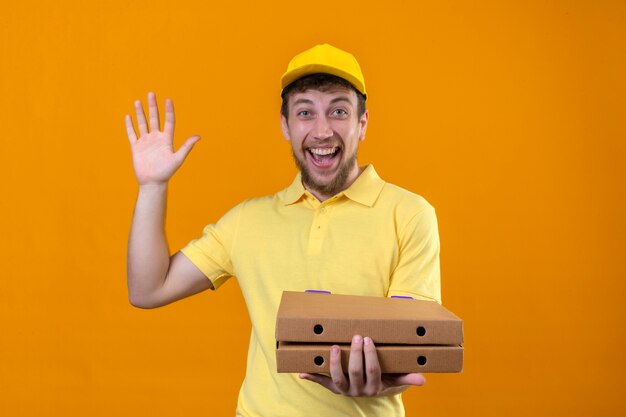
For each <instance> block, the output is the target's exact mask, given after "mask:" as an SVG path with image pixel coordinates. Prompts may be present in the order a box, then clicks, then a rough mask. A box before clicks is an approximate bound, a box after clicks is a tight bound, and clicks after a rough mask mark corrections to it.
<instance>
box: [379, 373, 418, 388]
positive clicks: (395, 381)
mask: <svg viewBox="0 0 626 417" xmlns="http://www.w3.org/2000/svg"><path fill="white" fill-rule="evenodd" d="M385 380H386V381H387V383H388V384H389V385H390V386H394V387H397V386H400V385H417V386H422V385H424V384H426V377H424V375H422V374H399V375H391V374H385Z"/></svg>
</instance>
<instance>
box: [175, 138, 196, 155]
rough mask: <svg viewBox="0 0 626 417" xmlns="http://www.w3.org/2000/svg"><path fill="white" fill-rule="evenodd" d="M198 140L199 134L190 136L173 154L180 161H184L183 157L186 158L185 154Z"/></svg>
mask: <svg viewBox="0 0 626 417" xmlns="http://www.w3.org/2000/svg"><path fill="white" fill-rule="evenodd" d="M199 140H200V136H198V135H195V136H191V137H190V138H189V139H187V140H186V141H185V143H183V144H182V145H181V146H180V148H178V150H177V151H176V152H175V155H176V156H177V157H178V158H179V159H180V161H181V162H182V161H184V160H185V158H187V155H189V152H191V148H193V145H195V144H196V142H197V141H199Z"/></svg>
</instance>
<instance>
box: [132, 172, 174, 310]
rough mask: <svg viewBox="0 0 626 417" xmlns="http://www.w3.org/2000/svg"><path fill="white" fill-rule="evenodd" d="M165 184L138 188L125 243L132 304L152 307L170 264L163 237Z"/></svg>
mask: <svg viewBox="0 0 626 417" xmlns="http://www.w3.org/2000/svg"><path fill="white" fill-rule="evenodd" d="M166 206H167V183H163V184H161V185H149V186H140V187H139V193H138V195H137V202H136V204H135V212H134V214H133V221H132V225H131V229H130V237H129V240H128V259H127V268H128V270H127V274H128V276H127V278H128V295H129V299H130V302H131V304H133V305H135V306H137V307H143V308H150V307H155V306H156V305H154V296H155V294H156V293H157V292H158V290H159V289H160V288H161V287H162V285H163V283H164V281H165V277H166V276H167V271H168V268H169V264H170V254H169V248H168V246H167V240H166V237H165V212H166Z"/></svg>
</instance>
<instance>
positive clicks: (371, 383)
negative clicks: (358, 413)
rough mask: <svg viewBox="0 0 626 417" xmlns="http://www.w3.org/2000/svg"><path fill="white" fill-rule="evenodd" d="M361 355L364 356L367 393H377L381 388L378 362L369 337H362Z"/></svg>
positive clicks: (365, 389)
mask: <svg viewBox="0 0 626 417" xmlns="http://www.w3.org/2000/svg"><path fill="white" fill-rule="evenodd" d="M363 356H365V388H364V392H365V394H367V395H377V394H378V393H379V392H380V391H381V390H382V381H381V372H380V363H379V362H378V354H377V353H376V346H374V342H373V341H372V339H371V338H369V337H365V338H364V339H363Z"/></svg>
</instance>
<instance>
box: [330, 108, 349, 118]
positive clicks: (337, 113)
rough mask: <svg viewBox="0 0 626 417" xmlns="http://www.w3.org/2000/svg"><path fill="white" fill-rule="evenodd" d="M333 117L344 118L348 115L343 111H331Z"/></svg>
mask: <svg viewBox="0 0 626 417" xmlns="http://www.w3.org/2000/svg"><path fill="white" fill-rule="evenodd" d="M333 115H335V116H340V117H344V116H347V115H348V112H347V111H345V110H344V109H335V110H333Z"/></svg>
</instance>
